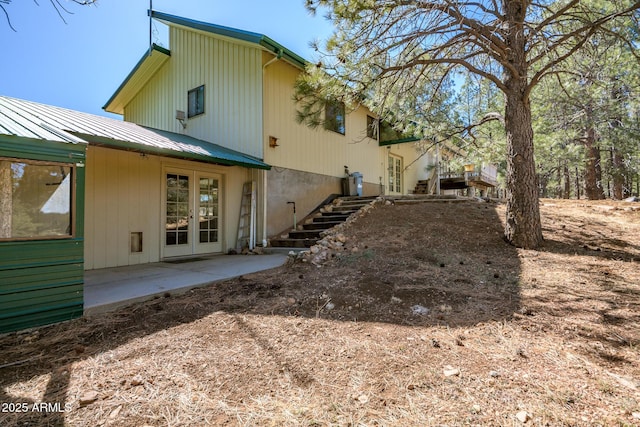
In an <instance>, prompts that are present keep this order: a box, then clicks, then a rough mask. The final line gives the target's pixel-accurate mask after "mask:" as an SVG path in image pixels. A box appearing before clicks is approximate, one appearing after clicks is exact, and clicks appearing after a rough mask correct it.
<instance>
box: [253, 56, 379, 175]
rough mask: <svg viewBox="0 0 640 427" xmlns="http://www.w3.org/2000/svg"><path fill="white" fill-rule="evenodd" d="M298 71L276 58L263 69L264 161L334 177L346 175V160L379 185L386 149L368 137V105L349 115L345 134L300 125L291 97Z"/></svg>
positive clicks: (354, 169)
mask: <svg viewBox="0 0 640 427" xmlns="http://www.w3.org/2000/svg"><path fill="white" fill-rule="evenodd" d="M299 73H300V70H299V69H297V68H295V67H293V66H291V65H289V64H287V63H286V62H284V61H277V62H274V63H272V64H271V65H269V66H268V67H267V68H266V70H265V72H264V76H265V77H264V137H263V144H264V145H265V162H267V163H269V164H270V165H273V166H276V167H280V168H287V169H293V170H298V171H305V172H310V173H315V174H320V175H327V176H333V177H342V176H344V166H345V165H347V166H349V170H350V171H351V172H356V171H357V172H361V173H362V174H363V176H364V180H365V181H366V182H371V183H375V184H378V183H379V178H380V176H383V175H382V173H383V162H384V159H383V154H384V151H383V150H382V149H381V148H380V147H378V143H377V141H375V140H373V139H370V138H367V137H366V127H367V111H366V109H365V108H359V109H357V110H356V111H353V112H350V113H349V114H347V118H346V133H345V135H341V134H339V133H335V132H332V131H328V130H325V129H323V128H318V129H311V128H309V127H308V126H306V125H304V124H298V123H297V122H296V119H295V118H296V104H295V102H294V101H293V99H292V98H293V94H294V83H295V80H296V77H297V76H298V74H299ZM269 136H273V137H276V138H278V141H277V142H278V145H279V146H278V147H276V148H270V147H269Z"/></svg>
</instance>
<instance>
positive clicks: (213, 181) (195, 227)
mask: <svg viewBox="0 0 640 427" xmlns="http://www.w3.org/2000/svg"><path fill="white" fill-rule="evenodd" d="M164 180H165V183H164V213H163V218H164V225H165V226H164V230H163V236H162V241H163V243H164V245H163V254H162V256H163V258H167V257H175V256H189V255H196V254H204V253H213V252H221V251H222V235H221V234H222V233H221V230H222V227H221V225H222V224H221V217H220V203H221V191H220V189H221V185H220V184H221V177H220V176H219V175H215V174H207V173H203V172H197V171H188V170H180V169H167V170H166V171H165V173H164Z"/></svg>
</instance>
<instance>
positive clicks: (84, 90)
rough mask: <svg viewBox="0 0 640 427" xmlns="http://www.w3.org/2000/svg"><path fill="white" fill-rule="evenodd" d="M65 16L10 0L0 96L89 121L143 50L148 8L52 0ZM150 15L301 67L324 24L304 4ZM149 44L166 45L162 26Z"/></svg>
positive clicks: (111, 1) (126, 1)
mask: <svg viewBox="0 0 640 427" xmlns="http://www.w3.org/2000/svg"><path fill="white" fill-rule="evenodd" d="M60 3H61V4H62V5H63V6H65V7H66V8H67V9H68V10H70V11H71V12H73V14H67V13H64V12H63V17H64V20H65V21H66V22H67V23H66V24H65V23H64V22H63V20H62V19H60V17H59V16H58V15H57V13H56V11H55V9H54V8H53V6H52V5H51V2H50V0H38V4H39V6H38V4H36V3H35V2H34V1H33V0H13V1H12V2H11V3H10V4H8V5H5V9H6V10H7V12H8V13H9V17H10V19H11V23H12V25H13V27H14V28H15V29H16V30H17V32H14V31H13V30H11V28H9V25H8V24H7V21H6V19H4V15H3V14H2V13H1V11H0V38H1V40H2V56H3V60H2V64H1V65H0V95H7V96H12V97H16V98H22V99H27V100H31V101H36V102H41V103H44V104H51V105H57V106H60V107H65V108H71V109H74V110H79V111H85V112H88V113H93V114H100V115H106V116H110V117H119V116H114V115H112V114H108V113H105V112H104V111H103V110H102V106H103V105H104V104H105V102H106V101H107V100H108V99H109V98H110V97H111V95H112V94H113V93H114V92H115V90H116V89H117V88H118V86H119V85H120V83H122V81H123V80H124V79H125V78H126V76H127V75H128V74H129V72H130V71H131V70H132V69H133V67H134V66H135V65H136V63H137V62H138V61H139V60H140V58H141V57H142V55H143V54H144V53H145V52H146V50H147V48H148V47H149V18H148V17H147V10H148V9H149V1H148V0H99V1H98V4H97V6H78V5H76V4H74V3H73V2H71V1H68V0H60ZM153 8H154V9H155V10H158V11H161V12H166V13H170V14H173V15H179V16H184V17H186V18H191V19H196V20H200V21H206V22H211V23H215V24H220V25H225V26H229V27H234V28H238V29H242V30H247V31H253V32H257V33H261V34H265V35H267V36H269V37H271V38H272V39H274V40H275V41H277V42H278V43H280V44H282V45H284V46H286V47H287V48H289V49H291V50H292V51H294V52H296V53H297V54H299V55H301V56H302V57H304V58H305V59H309V60H313V59H314V58H315V56H314V53H313V51H312V50H311V49H310V48H309V42H311V41H313V40H316V39H320V40H324V39H326V38H327V37H328V36H329V35H330V34H331V24H330V23H329V22H328V21H327V20H326V19H325V18H324V17H323V16H321V14H318V15H317V16H315V17H313V16H311V15H310V14H309V13H308V12H307V10H306V9H305V8H304V0H278V1H265V0H232V1H229V0H181V1H175V0H173V1H172V0H154V1H153ZM154 27H155V28H154V36H153V41H154V42H156V43H158V44H162V45H164V46H166V45H167V40H166V31H165V30H164V26H163V25H162V24H160V23H158V22H155V21H154Z"/></svg>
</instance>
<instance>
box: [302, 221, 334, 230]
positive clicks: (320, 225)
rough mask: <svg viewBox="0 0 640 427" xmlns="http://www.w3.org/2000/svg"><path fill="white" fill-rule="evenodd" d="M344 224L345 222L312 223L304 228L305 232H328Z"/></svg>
mask: <svg viewBox="0 0 640 427" xmlns="http://www.w3.org/2000/svg"><path fill="white" fill-rule="evenodd" d="M343 222H344V221H328V222H312V223H311V224H304V225H303V226H302V228H304V229H305V230H327V229H329V228H331V227H333V226H335V225H338V224H342V223H343Z"/></svg>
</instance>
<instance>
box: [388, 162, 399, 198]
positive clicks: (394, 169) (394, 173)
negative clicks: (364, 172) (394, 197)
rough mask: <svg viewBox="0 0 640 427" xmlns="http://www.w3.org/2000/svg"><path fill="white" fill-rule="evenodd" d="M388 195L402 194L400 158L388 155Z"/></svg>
mask: <svg viewBox="0 0 640 427" xmlns="http://www.w3.org/2000/svg"><path fill="white" fill-rule="evenodd" d="M388 161H389V163H388V173H389V177H388V178H389V179H388V183H389V185H388V187H387V188H388V189H389V194H402V157H398V156H395V155H393V154H389V160H388Z"/></svg>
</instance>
